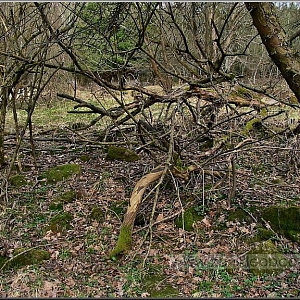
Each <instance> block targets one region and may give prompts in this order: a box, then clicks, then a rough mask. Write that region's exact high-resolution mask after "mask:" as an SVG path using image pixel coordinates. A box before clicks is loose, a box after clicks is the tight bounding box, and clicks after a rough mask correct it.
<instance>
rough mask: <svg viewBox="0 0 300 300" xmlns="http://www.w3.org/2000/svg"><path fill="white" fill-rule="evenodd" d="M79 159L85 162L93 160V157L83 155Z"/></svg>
mask: <svg viewBox="0 0 300 300" xmlns="http://www.w3.org/2000/svg"><path fill="white" fill-rule="evenodd" d="M79 159H80V160H81V161H83V162H86V161H89V160H90V159H91V157H90V156H89V155H87V154H82V155H80V156H79Z"/></svg>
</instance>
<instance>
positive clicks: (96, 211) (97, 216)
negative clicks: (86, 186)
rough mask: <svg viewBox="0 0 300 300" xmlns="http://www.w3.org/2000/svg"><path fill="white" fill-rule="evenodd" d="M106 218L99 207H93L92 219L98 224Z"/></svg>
mask: <svg viewBox="0 0 300 300" xmlns="http://www.w3.org/2000/svg"><path fill="white" fill-rule="evenodd" d="M104 216H105V214H104V212H103V210H102V208H101V207H99V206H95V207H93V209H92V211H91V214H90V218H91V219H93V220H96V221H98V222H102V221H103V220H104Z"/></svg>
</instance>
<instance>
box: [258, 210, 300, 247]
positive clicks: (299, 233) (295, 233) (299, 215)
mask: <svg viewBox="0 0 300 300" xmlns="http://www.w3.org/2000/svg"><path fill="white" fill-rule="evenodd" d="M262 217H263V218H264V219H265V220H266V221H268V222H269V223H270V225H271V227H272V229H273V230H274V231H275V232H277V233H279V234H282V235H283V236H285V237H286V238H288V239H290V240H292V241H294V242H298V243H300V207H298V206H291V207H279V206H272V207H268V208H266V209H264V210H263V211H262Z"/></svg>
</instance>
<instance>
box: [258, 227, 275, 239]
mask: <svg viewBox="0 0 300 300" xmlns="http://www.w3.org/2000/svg"><path fill="white" fill-rule="evenodd" d="M257 231H258V233H257V237H258V238H259V239H260V240H261V241H267V240H269V239H272V238H274V237H275V233H274V232H273V231H272V230H268V229H265V228H263V227H259V228H257Z"/></svg>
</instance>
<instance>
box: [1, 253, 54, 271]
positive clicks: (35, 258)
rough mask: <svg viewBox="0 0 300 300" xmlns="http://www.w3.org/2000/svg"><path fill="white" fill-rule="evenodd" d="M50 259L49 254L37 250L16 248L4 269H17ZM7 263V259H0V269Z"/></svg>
mask: <svg viewBox="0 0 300 300" xmlns="http://www.w3.org/2000/svg"><path fill="white" fill-rule="evenodd" d="M48 259H50V253H49V252H48V251H45V250H39V249H26V248H17V249H15V250H14V252H13V258H12V259H11V260H10V261H9V262H8V263H7V264H6V266H5V267H4V269H9V268H19V267H23V266H27V265H34V264H39V263H40V262H42V261H43V260H48ZM6 261H8V258H6V257H2V259H1V258H0V267H2V266H3V265H4V263H5V262H6Z"/></svg>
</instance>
